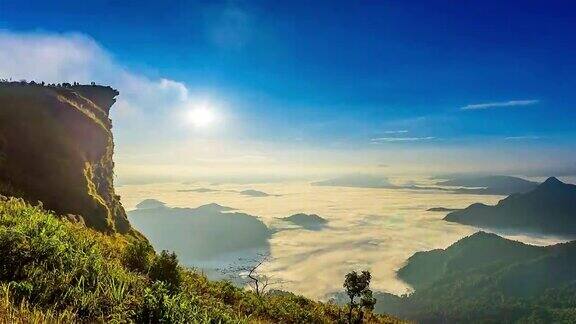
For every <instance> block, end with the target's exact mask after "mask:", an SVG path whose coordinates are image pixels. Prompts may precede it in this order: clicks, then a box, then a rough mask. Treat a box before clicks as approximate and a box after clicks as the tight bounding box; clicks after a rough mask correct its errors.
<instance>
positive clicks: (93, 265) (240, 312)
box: [0, 198, 400, 323]
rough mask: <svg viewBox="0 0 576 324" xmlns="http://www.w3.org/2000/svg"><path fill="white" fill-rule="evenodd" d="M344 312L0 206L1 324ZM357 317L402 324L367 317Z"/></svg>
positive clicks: (293, 319) (319, 317)
mask: <svg viewBox="0 0 576 324" xmlns="http://www.w3.org/2000/svg"><path fill="white" fill-rule="evenodd" d="M347 314H348V311H347V309H344V308H341V307H338V306H336V305H335V304H331V303H321V302H315V301H311V300H309V299H306V298H304V297H301V296H296V295H294V294H291V293H285V292H270V293H267V294H264V295H263V296H257V295H256V294H255V293H253V292H251V291H246V290H243V289H241V288H238V287H235V286H234V285H232V284H231V283H229V282H226V281H209V280H207V279H206V277H205V276H203V275H202V274H199V273H197V272H195V271H193V270H189V269H185V268H182V267H180V266H178V263H177V257H176V255H174V254H171V253H168V252H162V253H161V254H159V255H157V254H155V253H154V251H153V250H152V248H151V247H150V246H149V245H148V243H146V242H143V241H141V240H137V239H134V238H131V237H130V236H124V235H120V234H114V235H105V234H102V233H100V232H97V231H94V230H92V229H88V228H86V227H84V226H82V225H81V224H78V223H72V222H69V221H66V220H62V219H59V218H58V217H57V216H55V215H53V214H51V213H49V212H47V211H45V210H43V209H42V207H39V206H31V205H29V204H27V203H25V202H24V201H22V200H20V199H15V198H10V199H2V201H0V322H11V323H21V322H65V323H66V322H79V321H85V322H88V321H105V322H152V323H154V322H166V323H194V322H200V323H220V322H222V323H230V322H232V323H247V322H260V323H328V322H341V323H345V322H347ZM364 319H365V321H367V322H376V323H398V322H400V321H399V320H396V319H394V318H391V317H388V316H377V315H373V314H371V313H370V312H365V314H364Z"/></svg>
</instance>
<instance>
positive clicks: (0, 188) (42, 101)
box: [0, 82, 130, 233]
mask: <svg viewBox="0 0 576 324" xmlns="http://www.w3.org/2000/svg"><path fill="white" fill-rule="evenodd" d="M117 95H118V91H116V90H114V89H112V88H110V87H103V86H95V85H66V86H43V85H40V84H28V83H20V82H3V83H0V194H2V195H5V196H14V197H21V198H23V199H25V200H26V201H29V202H32V203H36V202H37V201H41V202H42V203H43V205H44V207H46V208H48V209H50V210H53V211H55V212H56V213H58V214H60V215H66V214H73V215H76V216H78V217H81V218H82V219H83V222H84V223H85V224H86V225H87V226H89V227H91V228H94V229H97V230H99V231H103V232H120V233H128V232H130V224H129V223H128V219H127V218H126V213H125V211H124V208H122V205H121V203H120V199H119V197H118V196H117V195H116V194H115V192H114V184H113V167H114V162H113V160H112V155H113V152H114V142H113V138H112V132H111V128H112V123H111V120H110V119H109V117H108V114H109V111H110V108H111V106H112V105H113V104H114V102H115V101H116V99H115V97H116V96H117Z"/></svg>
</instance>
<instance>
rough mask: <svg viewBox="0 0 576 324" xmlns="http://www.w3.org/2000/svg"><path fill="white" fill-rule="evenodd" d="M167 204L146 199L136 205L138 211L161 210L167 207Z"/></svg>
mask: <svg viewBox="0 0 576 324" xmlns="http://www.w3.org/2000/svg"><path fill="white" fill-rule="evenodd" d="M165 206H166V204H165V203H163V202H161V201H160V200H156V199H144V200H142V201H141V202H139V203H138V204H137V205H136V208H138V209H149V208H160V207H165Z"/></svg>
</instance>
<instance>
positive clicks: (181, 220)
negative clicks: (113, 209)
mask: <svg viewBox="0 0 576 324" xmlns="http://www.w3.org/2000/svg"><path fill="white" fill-rule="evenodd" d="M146 201H148V202H149V201H150V200H145V201H143V202H146ZM141 204H142V203H140V204H139V205H141ZM146 205H149V203H147V204H146ZM156 205H157V207H156V208H138V209H136V210H132V211H129V212H128V216H129V217H130V222H131V223H132V224H133V225H134V227H135V228H137V229H138V230H140V231H141V232H142V233H143V234H144V235H146V237H147V238H148V239H149V240H150V242H151V243H152V244H153V245H154V246H155V247H156V248H158V249H160V250H162V249H169V250H172V251H175V252H177V253H178V255H179V256H180V258H181V259H182V260H183V261H184V262H185V263H187V264H189V265H193V264H199V263H203V262H205V261H211V260H215V259H218V258H221V257H225V256H226V257H227V259H228V261H229V262H228V264H230V263H234V262H235V261H237V259H238V258H240V257H241V256H242V254H243V253H244V252H246V251H248V250H252V249H256V250H260V251H262V252H265V251H268V249H269V243H268V240H269V239H270V237H271V234H272V231H271V230H269V229H268V227H266V225H265V224H264V223H263V222H262V221H261V220H259V219H258V218H257V217H254V216H252V215H248V214H244V213H238V212H230V211H232V210H233V208H230V207H226V206H221V205H218V204H215V203H212V204H207V205H202V206H200V207H197V208H171V207H167V206H165V204H163V203H161V202H160V204H158V203H156ZM224 238H225V239H224ZM228 256H229V257H228Z"/></svg>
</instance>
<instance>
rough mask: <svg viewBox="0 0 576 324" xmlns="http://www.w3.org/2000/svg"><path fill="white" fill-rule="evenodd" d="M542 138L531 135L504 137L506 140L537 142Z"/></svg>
mask: <svg viewBox="0 0 576 324" xmlns="http://www.w3.org/2000/svg"><path fill="white" fill-rule="evenodd" d="M541 138H542V137H540V136H533V135H523V136H509V137H506V138H505V139H506V140H511V141H513V140H537V139H541Z"/></svg>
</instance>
